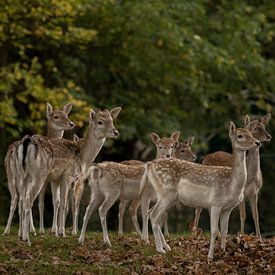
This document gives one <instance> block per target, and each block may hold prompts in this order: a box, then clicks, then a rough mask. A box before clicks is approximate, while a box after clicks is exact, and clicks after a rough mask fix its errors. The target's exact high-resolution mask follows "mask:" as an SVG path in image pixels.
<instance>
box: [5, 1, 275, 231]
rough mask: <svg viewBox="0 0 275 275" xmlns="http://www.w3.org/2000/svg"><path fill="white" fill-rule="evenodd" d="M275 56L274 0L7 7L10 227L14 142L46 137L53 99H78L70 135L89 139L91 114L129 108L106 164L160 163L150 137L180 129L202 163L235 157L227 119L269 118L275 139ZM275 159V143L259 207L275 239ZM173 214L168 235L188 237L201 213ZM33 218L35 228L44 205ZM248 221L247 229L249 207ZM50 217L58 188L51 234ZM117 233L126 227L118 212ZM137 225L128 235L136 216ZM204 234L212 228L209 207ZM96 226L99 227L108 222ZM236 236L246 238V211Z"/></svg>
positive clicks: (267, 153) (265, 158) (234, 227)
mask: <svg viewBox="0 0 275 275" xmlns="http://www.w3.org/2000/svg"><path fill="white" fill-rule="evenodd" d="M274 49H275V2H274V1H272V0H262V1H261V0H251V1H249V0H241V1H235V0H233V1H226V0H216V1H214V0H196V1H187V0H173V1H169V0H147V1H146V0H131V1H130V0H128V1H126V0H120V1H119V0H117V1H115V0H39V1H38V0H24V1H22V0H2V1H1V5H0V130H1V139H0V175H1V184H0V208H1V212H0V224H1V225H4V224H5V222H6V220H7V216H8V212H9V204H10V195H9V190H8V185H7V179H6V173H5V169H4V158H5V154H6V152H7V148H8V145H9V144H10V143H11V142H13V141H14V140H18V139H20V138H21V137H23V136H24V135H25V134H33V133H40V134H45V130H46V129H45V128H46V127H45V124H46V116H45V113H46V102H50V103H51V104H52V105H53V107H54V108H62V106H63V105H64V104H65V103H68V102H73V103H74V106H73V109H72V113H71V115H70V118H71V119H72V121H74V122H75V123H76V125H77V127H76V128H75V129H74V130H73V131H71V132H69V133H67V134H66V137H67V138H72V135H73V133H77V134H78V135H79V136H83V134H84V133H85V128H86V127H87V125H88V113H89V109H90V108H93V109H101V108H112V107H116V106H121V107H122V112H121V114H120V115H119V117H118V119H117V120H116V122H115V125H116V126H117V128H118V130H119V131H120V137H119V139H117V140H108V141H107V143H106V145H105V146H104V148H103V149H102V151H101V152H100V153H99V156H98V157H97V159H96V161H97V162H100V161H103V160H113V161H122V160H126V159H133V158H134V159H140V160H144V161H147V160H151V159H153V158H154V155H155V148H154V146H153V144H152V142H151V141H150V133H151V132H153V131H154V132H156V133H158V134H159V135H160V136H170V135H171V133H172V132H173V131H176V130H180V131H181V138H182V139H183V140H184V139H185V138H187V137H189V136H195V138H196V139H195V142H194V144H193V150H194V151H195V152H196V154H197V155H198V160H201V159H202V157H203V156H204V155H205V154H207V153H209V152H214V151H216V150H226V151H228V152H230V151H231V145H230V141H229V138H228V126H229V121H230V120H233V121H234V122H235V123H236V124H237V125H238V126H239V127H241V126H242V125H243V119H244V115H245V114H249V115H250V116H251V118H253V119H254V118H259V117H260V116H261V115H264V114H266V113H267V112H271V114H272V118H271V120H270V123H269V125H268V127H267V129H268V131H269V132H270V133H271V134H272V135H273V136H274V138H275V130H274V129H275V128H274V126H275V108H274V107H275V91H274V87H275V51H274ZM274 160H275V142H274V139H272V140H271V142H270V143H269V144H265V145H263V146H262V149H261V167H262V171H263V176H264V186H263V188H262V190H261V192H260V196H259V211H260V225H261V229H262V231H263V232H264V233H265V234H266V235H272V234H274V235H275V233H274V232H275V218H274V217H275V210H274V209H275V174H274V168H275V162H274ZM87 190H88V189H87ZM85 193H86V195H85V197H84V199H83V203H82V212H83V209H84V208H85V206H86V204H87V199H88V198H89V192H85ZM170 212H171V214H170V215H169V219H170V220H169V226H170V230H171V231H177V232H180V231H186V230H188V224H189V223H190V221H191V220H192V217H193V212H194V210H193V209H187V208H182V209H181V210H179V209H171V211H170ZM34 216H35V223H36V225H37V223H38V210H37V207H34ZM95 216H97V215H95ZM247 216H248V218H247V224H246V231H247V232H248V233H249V232H253V231H254V224H253V221H252V217H251V211H250V210H248V211H247ZM51 217H52V203H51V194H50V192H48V193H47V196H46V226H48V227H49V226H50V222H51ZM81 223H82V218H81V221H80V224H81ZM70 224H71V223H70V220H69V221H68V225H70ZM109 225H110V226H109V227H110V228H111V229H113V230H116V228H117V205H116V206H115V207H114V208H113V209H112V211H111V214H110V215H109ZM127 225H128V229H129V230H130V229H131V224H130V222H129V217H128V222H127ZM201 226H202V227H203V228H204V229H208V227H209V224H208V214H207V213H206V211H205V214H204V215H203V217H202V223H201ZM90 228H91V229H99V228H100V226H99V223H98V218H96V217H95V219H93V221H92V222H90ZM229 230H230V232H237V231H238V230H239V214H238V211H234V212H233V215H232V217H231V222H230V228H229Z"/></svg>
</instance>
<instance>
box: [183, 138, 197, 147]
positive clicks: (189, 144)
mask: <svg viewBox="0 0 275 275" xmlns="http://www.w3.org/2000/svg"><path fill="white" fill-rule="evenodd" d="M194 140H195V137H194V136H193V137H190V138H188V139H187V140H186V142H185V143H186V144H187V145H188V146H191V145H192V143H193V142H194Z"/></svg>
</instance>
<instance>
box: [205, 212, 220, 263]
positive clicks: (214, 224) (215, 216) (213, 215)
mask: <svg viewBox="0 0 275 275" xmlns="http://www.w3.org/2000/svg"><path fill="white" fill-rule="evenodd" d="M220 212H221V209H220V208H219V207H212V208H211V211H210V225H211V239H210V248H209V252H208V261H209V262H210V261H212V260H213V254H214V245H215V240H216V237H217V234H218V231H219V229H218V224H219V217H220Z"/></svg>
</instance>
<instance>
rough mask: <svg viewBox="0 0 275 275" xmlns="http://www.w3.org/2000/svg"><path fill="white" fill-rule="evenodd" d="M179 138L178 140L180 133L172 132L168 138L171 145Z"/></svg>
mask: <svg viewBox="0 0 275 275" xmlns="http://www.w3.org/2000/svg"><path fill="white" fill-rule="evenodd" d="M179 138H180V131H177V132H174V133H173V134H172V135H171V137H170V139H171V140H172V142H173V143H175V142H177V141H178V140H179Z"/></svg>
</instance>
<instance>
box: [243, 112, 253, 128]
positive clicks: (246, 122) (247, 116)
mask: <svg viewBox="0 0 275 275" xmlns="http://www.w3.org/2000/svg"><path fill="white" fill-rule="evenodd" d="M250 121H251V120H250V117H249V115H248V114H246V115H245V117H244V126H245V127H246V126H247V125H248V124H249V123H250Z"/></svg>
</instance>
